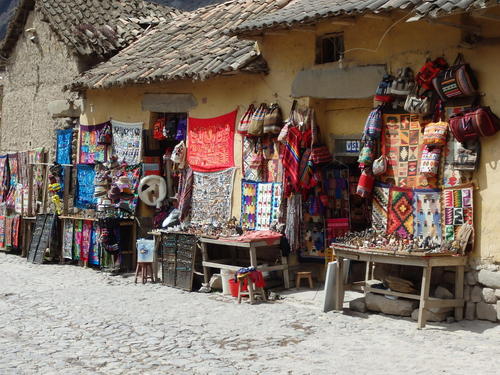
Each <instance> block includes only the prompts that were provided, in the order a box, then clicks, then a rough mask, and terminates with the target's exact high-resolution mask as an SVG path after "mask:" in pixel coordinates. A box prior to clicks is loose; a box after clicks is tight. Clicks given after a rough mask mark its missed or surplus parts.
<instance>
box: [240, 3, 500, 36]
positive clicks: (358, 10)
mask: <svg viewBox="0 0 500 375" xmlns="http://www.w3.org/2000/svg"><path fill="white" fill-rule="evenodd" d="M488 3H495V4H496V1H490V0H293V1H292V2H290V3H289V4H288V5H287V6H286V7H284V8H283V9H280V10H279V11H276V12H273V13H269V14H267V15H265V16H263V17H259V18H258V19H253V20H249V21H247V22H245V23H242V24H240V25H238V26H236V27H234V28H233V29H232V30H231V32H233V33H235V34H243V33H252V32H258V31H263V30H266V29H278V28H281V29H282V28H288V27H291V26H296V25H299V24H310V23H314V22H317V21H319V20H321V19H323V18H329V17H335V16H343V15H358V14H363V13H382V12H388V11H391V10H395V9H400V10H407V11H410V10H411V11H413V12H414V13H415V18H414V19H418V18H422V17H437V16H441V15H445V14H449V13H451V12H454V11H464V10H469V9H474V8H484V7H486V6H487V5H488Z"/></svg>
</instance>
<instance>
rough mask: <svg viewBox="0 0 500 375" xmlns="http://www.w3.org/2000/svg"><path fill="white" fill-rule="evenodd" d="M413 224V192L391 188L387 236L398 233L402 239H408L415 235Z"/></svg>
mask: <svg viewBox="0 0 500 375" xmlns="http://www.w3.org/2000/svg"><path fill="white" fill-rule="evenodd" d="M413 223H414V217H413V191H412V190H411V189H404V188H397V187H391V188H390V190H389V205H388V208H387V234H392V233H397V234H398V235H399V236H400V237H402V238H408V237H410V236H411V235H413V231H414V228H413V226H414V224H413Z"/></svg>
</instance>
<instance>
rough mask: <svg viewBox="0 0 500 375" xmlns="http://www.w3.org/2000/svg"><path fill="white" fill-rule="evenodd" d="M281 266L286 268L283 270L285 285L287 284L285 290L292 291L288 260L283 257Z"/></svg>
mask: <svg viewBox="0 0 500 375" xmlns="http://www.w3.org/2000/svg"><path fill="white" fill-rule="evenodd" d="M281 264H282V265H283V266H285V268H283V283H284V284H285V289H290V271H289V269H288V258H287V257H284V256H282V257H281Z"/></svg>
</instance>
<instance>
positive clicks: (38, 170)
mask: <svg viewBox="0 0 500 375" xmlns="http://www.w3.org/2000/svg"><path fill="white" fill-rule="evenodd" d="M44 161H45V150H44V148H43V147H40V148H37V149H35V150H33V151H29V162H30V163H38V164H37V165H35V166H34V167H33V202H32V205H33V210H34V211H36V210H37V201H39V202H41V201H42V192H43V171H44V168H43V166H42V165H40V164H39V163H43V162H44ZM26 194H27V192H26ZM28 199H29V198H26V201H27V200H28ZM26 209H27V205H26Z"/></svg>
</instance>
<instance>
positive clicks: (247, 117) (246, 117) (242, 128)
mask: <svg viewBox="0 0 500 375" xmlns="http://www.w3.org/2000/svg"><path fill="white" fill-rule="evenodd" d="M254 112H255V107H254V105H253V104H250V106H249V107H248V109H247V110H246V112H245V113H244V114H243V116H242V117H241V119H240V122H239V124H238V133H240V134H242V135H246V134H247V133H248V127H249V126H250V122H251V121H252V116H253V113H254Z"/></svg>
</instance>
